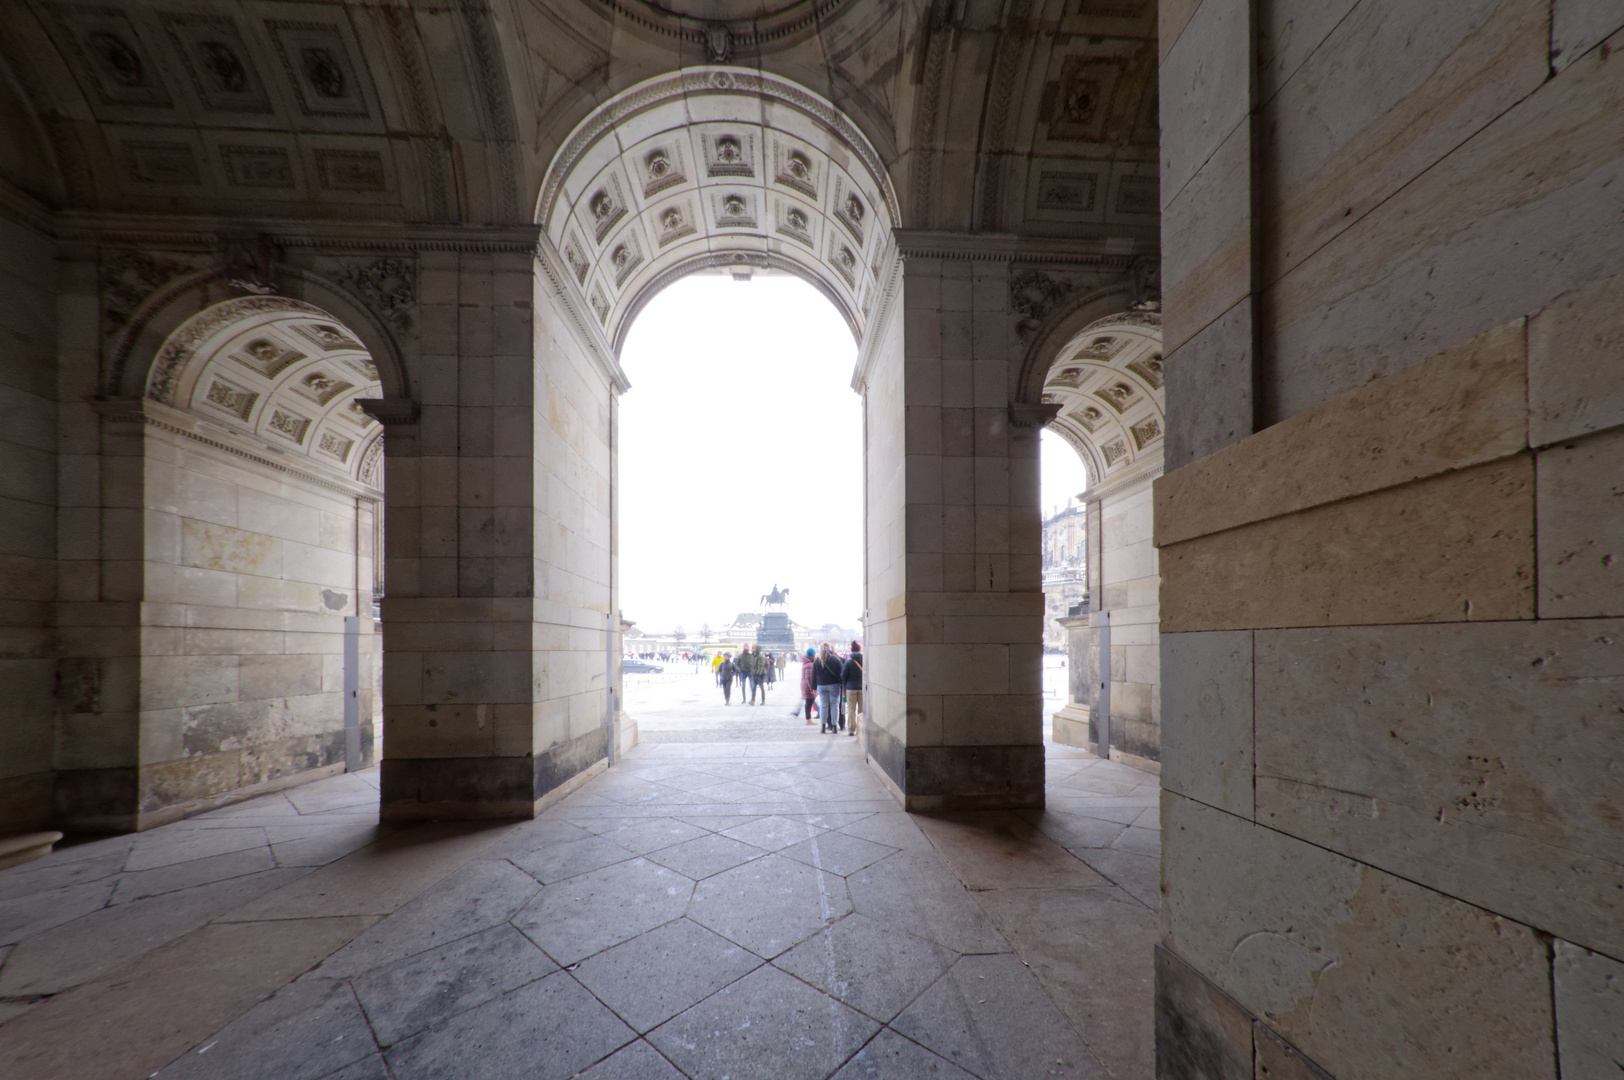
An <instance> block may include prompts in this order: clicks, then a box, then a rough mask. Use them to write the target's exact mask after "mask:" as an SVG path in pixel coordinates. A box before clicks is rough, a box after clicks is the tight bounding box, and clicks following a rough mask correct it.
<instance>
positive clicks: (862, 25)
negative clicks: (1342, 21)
mask: <svg viewBox="0 0 1624 1080" xmlns="http://www.w3.org/2000/svg"><path fill="white" fill-rule="evenodd" d="M1155 61H1156V44H1155V4H1154V2H1153V0H998V2H996V3H995V2H993V0H933V2H929V3H926V2H921V0H796V2H792V3H783V2H780V0H662V2H661V3H659V4H655V3H645V2H644V0H486V2H484V3H481V2H477V0H465V2H459V3H451V2H433V0H423V2H414V3H412V4H409V5H408V4H393V3H391V4H380V3H371V2H361V0H331V2H297V3H295V2H290V0H127V2H124V3H119V4H98V5H87V4H80V3H70V2H66V0H11V2H9V3H6V4H3V5H0V68H3V69H4V70H3V71H0V138H3V139H4V140H5V142H6V144H7V145H8V146H16V147H23V148H25V152H24V153H22V154H16V155H12V154H7V155H0V175H3V176H4V178H5V179H6V180H8V181H10V183H12V184H13V185H15V186H17V187H19V188H21V189H23V190H24V191H26V192H28V193H29V194H31V195H33V196H34V197H36V198H38V199H39V200H41V201H43V202H45V203H46V204H47V205H49V206H51V207H54V208H70V207H71V208H86V209H99V210H120V211H136V212H140V211H162V212H176V211H179V212H185V213H189V214H220V215H231V216H234V217H239V218H240V217H252V218H261V219H268V220H269V219H278V218H321V217H329V218H340V219H344V220H353V219H362V220H381V221H400V222H472V223H506V224H512V223H518V222H523V221H529V220H533V215H534V214H535V213H536V211H537V208H538V200H539V199H540V195H541V187H542V184H543V180H544V177H545V176H546V173H547V171H548V169H549V167H550V166H551V165H552V163H553V160H554V157H555V156H556V155H557V153H558V152H559V151H560V150H561V149H562V148H563V147H564V146H565V143H566V140H567V139H568V138H569V136H570V133H571V132H572V131H574V130H575V129H576V127H577V126H578V125H579V124H580V123H581V122H582V121H584V120H585V119H586V118H587V117H588V116H589V115H590V114H592V113H593V112H594V110H596V109H598V108H599V107H600V106H602V105H603V104H605V103H606V102H608V101H610V100H611V99H612V98H614V97H615V96H616V95H617V94H620V93H621V92H623V91H625V90H627V89H629V88H630V87H632V86H634V85H637V84H639V83H642V82H644V81H646V80H648V79H651V78H654V77H657V76H661V75H666V74H669V73H671V72H674V71H677V70H679V69H681V68H684V67H694V66H703V65H727V66H733V67H738V68H748V69H756V70H759V71H762V72H765V73H769V74H771V75H773V76H776V77H777V78H780V79H783V80H786V81H788V82H791V83H795V84H797V85H800V86H802V87H805V88H806V89H808V90H811V91H813V92H814V93H815V94H817V95H819V96H821V97H822V98H824V99H826V100H827V101H829V102H831V103H832V104H833V105H834V106H835V108H837V109H838V110H840V112H842V113H843V114H844V115H846V116H848V117H850V118H851V120H852V122H853V123H854V124H855V125H856V126H857V127H858V128H859V129H860V130H861V132H862V135H863V137H864V139H866V141H867V143H868V144H869V145H871V146H872V147H873V148H874V150H875V152H876V153H877V154H878V156H879V158H880V160H881V161H882V162H883V166H884V169H885V170H886V171H887V172H888V173H889V177H890V181H891V186H892V188H893V190H894V191H895V193H896V199H897V206H898V215H899V218H900V221H899V223H900V224H903V225H906V226H909V227H916V228H937V229H949V230H957V231H980V232H1000V233H1014V234H1027V235H1036V236H1051V237H1074V238H1077V239H1080V240H1086V239H1089V238H1095V237H1102V236H1111V237H1117V238H1121V237H1137V238H1142V239H1144V240H1147V241H1149V242H1151V243H1154V240H1155V236H1156V228H1157V222H1158V214H1157V209H1158V198H1157V189H1156V96H1155ZM541 209H542V210H543V212H545V211H546V208H545V207H543V208H541Z"/></svg>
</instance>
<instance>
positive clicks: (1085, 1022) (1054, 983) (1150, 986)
mask: <svg viewBox="0 0 1624 1080" xmlns="http://www.w3.org/2000/svg"><path fill="white" fill-rule="evenodd" d="M979 899H980V901H981V903H982V906H983V907H984V908H985V909H986V911H987V914H988V915H989V916H991V918H992V920H993V921H994V922H995V923H997V924H998V928H999V929H1000V930H1002V931H1003V932H1004V935H1005V936H1006V937H1008V938H1009V939H1010V941H1011V943H1012V944H1014V946H1015V950H1016V952H1017V953H1018V954H1019V955H1020V957H1021V959H1022V960H1024V961H1026V963H1027V964H1028V965H1029V966H1030V967H1031V969H1032V972H1033V973H1034V974H1036V975H1037V977H1038V979H1039V981H1040V982H1042V984H1043V985H1044V986H1045V987H1046V988H1047V989H1048V991H1049V994H1050V996H1051V997H1052V998H1053V999H1054V1001H1055V1003H1056V1004H1057V1005H1059V1006H1060V1009H1061V1011H1062V1012H1064V1013H1065V1014H1066V1016H1067V1017H1068V1018H1069V1019H1070V1020H1071V1022H1072V1024H1073V1026H1074V1027H1075V1028H1076V1030H1077V1032H1078V1033H1079V1034H1080V1035H1081V1036H1082V1038H1083V1040H1084V1042H1086V1043H1088V1045H1089V1046H1090V1047H1091V1048H1092V1049H1093V1051H1094V1054H1095V1056H1096V1057H1097V1058H1099V1060H1100V1061H1101V1062H1102V1063H1103V1064H1104V1065H1105V1066H1106V1068H1107V1069H1109V1070H1110V1072H1111V1074H1112V1075H1114V1076H1123V1077H1149V1076H1150V1075H1151V1074H1152V1073H1153V1072H1154V1071H1155V1056H1156V1055H1155V1042H1154V1030H1153V1028H1154V1016H1155V1008H1154V1006H1155V986H1154V981H1155V980H1154V979H1153V978H1152V966H1151V964H1149V963H1147V962H1146V957H1148V956H1150V955H1151V953H1152V950H1153V949H1154V947H1155V945H1156V942H1157V940H1158V938H1159V937H1160V924H1159V920H1158V919H1157V917H1156V912H1155V911H1154V910H1152V909H1149V908H1146V907H1145V906H1144V905H1142V904H1140V903H1139V902H1138V901H1137V900H1135V899H1133V898H1132V897H1130V896H1128V895H1127V894H1126V893H1124V892H1122V891H1121V890H1119V889H1115V888H1102V889H995V890H993V891H991V892H986V893H982V894H981V895H980V897H979Z"/></svg>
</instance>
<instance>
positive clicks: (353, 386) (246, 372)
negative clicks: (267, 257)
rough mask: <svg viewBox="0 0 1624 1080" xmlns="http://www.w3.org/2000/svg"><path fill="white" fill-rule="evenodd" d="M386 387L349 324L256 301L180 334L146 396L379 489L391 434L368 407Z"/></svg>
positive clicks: (229, 305)
mask: <svg viewBox="0 0 1624 1080" xmlns="http://www.w3.org/2000/svg"><path fill="white" fill-rule="evenodd" d="M382 389H383V386H382V381H381V379H380V375H379V370H378V366H377V364H376V363H374V361H373V359H372V355H371V354H370V352H369V351H368V350H367V348H366V346H365V345H363V344H362V342H361V340H360V339H359V337H358V336H357V335H356V334H355V333H354V331H352V330H351V329H350V328H349V327H348V326H347V325H345V324H344V322H342V321H341V320H339V319H337V318H335V317H334V316H333V315H331V314H330V313H328V312H327V311H325V310H323V309H321V308H318V307H315V306H314V305H311V304H307V303H304V302H303V301H299V300H293V299H290V298H288V297H283V296H248V297H240V298H237V299H234V300H226V301H223V302H221V303H218V304H214V305H212V306H210V307H208V308H205V309H204V310H202V311H200V312H198V313H197V314H196V315H194V316H192V318H190V319H188V320H187V321H186V322H184V323H183V324H182V325H181V326H180V327H179V328H177V329H176V330H175V332H174V333H172V334H171V335H170V336H169V338H168V340H166V341H165V342H164V344H163V347H162V348H160V349H159V350H158V355H157V357H156V358H155V359H154V361H153V364H152V367H151V369H150V371H149V373H148V376H147V385H146V391H145V395H144V396H145V397H146V398H148V399H149V400H152V401H157V402H160V403H162V404H165V405H169V406H172V407H175V408H178V409H182V410H184V411H186V412H188V413H191V414H193V415H195V416H198V417H202V418H204V419H206V420H209V421H212V422H214V423H216V424H218V425H220V426H222V427H225V428H227V429H229V430H231V431H234V432H237V433H238V434H241V435H248V436H252V437H253V438H255V439H257V440H259V441H261V442H263V443H265V444H267V445H269V446H271V447H275V448H276V449H278V450H281V451H283V452H285V453H293V454H300V455H303V456H304V457H307V458H308V459H310V461H311V462H312V463H314V464H317V465H319V466H321V467H323V468H325V469H327V470H330V471H336V472H339V473H341V474H343V475H345V476H347V477H348V478H350V479H352V480H357V481H359V482H361V483H365V484H367V485H368V486H371V487H374V488H376V487H381V486H382V474H381V471H380V469H379V463H380V457H381V452H382V435H383V426H382V425H381V424H379V423H378V422H377V421H376V420H374V419H373V418H372V417H370V416H368V415H367V413H366V412H365V411H364V410H363V409H362V408H361V405H360V400H361V399H364V398H376V397H380V396H381V395H382Z"/></svg>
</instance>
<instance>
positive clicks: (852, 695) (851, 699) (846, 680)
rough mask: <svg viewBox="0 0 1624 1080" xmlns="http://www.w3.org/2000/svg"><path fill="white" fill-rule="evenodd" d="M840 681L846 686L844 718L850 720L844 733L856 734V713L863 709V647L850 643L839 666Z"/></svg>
mask: <svg viewBox="0 0 1624 1080" xmlns="http://www.w3.org/2000/svg"><path fill="white" fill-rule="evenodd" d="M840 682H841V684H842V685H844V686H845V688H846V718H847V720H849V721H850V725H849V727H848V728H847V731H846V734H848V735H856V734H857V714H858V713H860V712H862V711H863V647H862V646H861V645H859V644H858V643H857V642H855V641H854V642H852V643H851V654H850V655H849V656H847V657H846V662H845V663H844V664H842V665H841V666H840Z"/></svg>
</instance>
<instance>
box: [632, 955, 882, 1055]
mask: <svg viewBox="0 0 1624 1080" xmlns="http://www.w3.org/2000/svg"><path fill="white" fill-rule="evenodd" d="M878 1030H879V1025H878V1024H876V1023H875V1022H874V1021H872V1020H870V1019H869V1018H868V1017H866V1016H863V1015H862V1014H861V1013H858V1012H856V1011H854V1010H852V1009H850V1008H848V1007H847V1006H845V1005H842V1004H841V1003H840V1002H838V1001H836V1000H835V999H834V998H832V997H830V996H829V995H827V994H823V993H820V992H818V991H817V990H814V989H812V988H811V987H810V986H808V985H806V984H805V983H804V982H801V981H800V980H799V979H796V978H793V977H791V976H789V975H786V974H785V973H784V972H782V971H779V970H777V969H776V968H772V967H762V968H758V969H757V970H756V971H754V972H752V973H750V974H749V975H746V976H745V977H744V978H742V979H740V980H739V981H738V982H736V983H734V984H733V985H731V986H729V987H726V988H725V989H723V990H719V991H717V992H716V993H715V994H712V995H711V996H710V997H708V998H706V999H705V1000H704V1001H701V1002H700V1003H699V1004H698V1005H695V1006H694V1007H693V1008H691V1009H689V1010H688V1011H687V1012H684V1013H682V1014H680V1015H679V1016H677V1017H675V1018H674V1019H672V1020H669V1021H667V1022H666V1023H665V1024H663V1025H661V1026H660V1027H658V1028H656V1029H655V1030H654V1032H653V1033H652V1034H650V1035H649V1037H648V1038H649V1041H650V1042H652V1043H653V1044H654V1045H655V1046H657V1047H658V1048H659V1049H660V1051H661V1052H662V1053H663V1054H665V1056H666V1057H668V1058H670V1059H671V1060H672V1061H674V1062H676V1063H677V1066H678V1067H679V1068H681V1069H682V1071H683V1072H685V1073H687V1074H688V1075H689V1076H690V1077H693V1078H694V1080H823V1078H824V1077H826V1076H828V1075H829V1074H830V1073H831V1072H834V1071H835V1070H836V1069H837V1068H839V1067H840V1065H841V1064H842V1063H843V1062H844V1061H845V1060H846V1059H847V1058H848V1057H850V1056H851V1055H852V1053H853V1052H855V1051H856V1050H857V1049H858V1048H859V1047H860V1046H862V1045H863V1043H865V1042H867V1041H868V1039H869V1038H870V1037H871V1036H872V1035H873V1034H874V1033H875V1032H876V1031H878Z"/></svg>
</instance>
